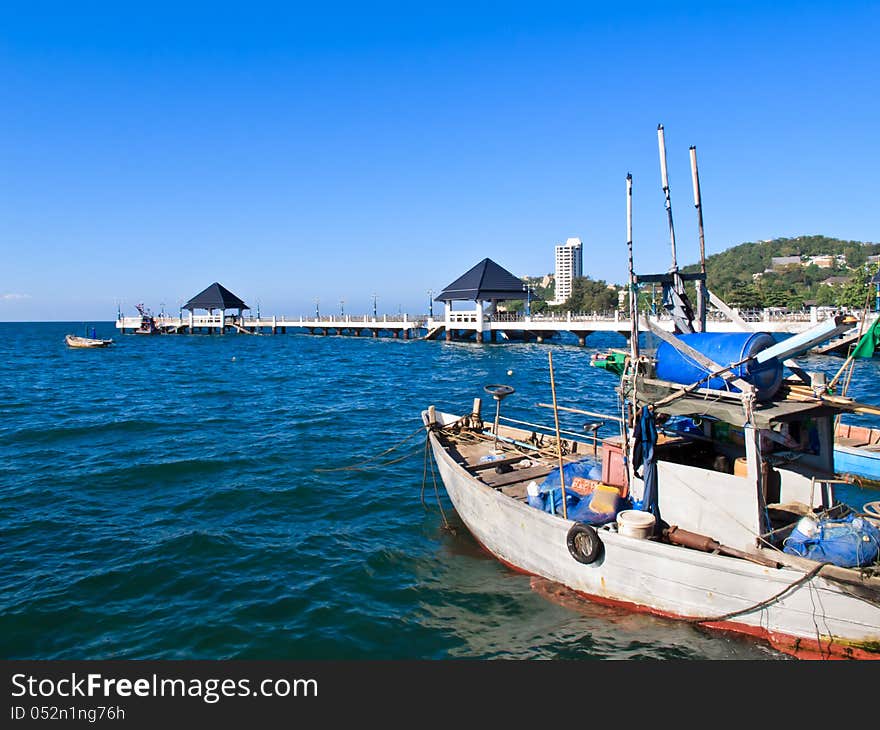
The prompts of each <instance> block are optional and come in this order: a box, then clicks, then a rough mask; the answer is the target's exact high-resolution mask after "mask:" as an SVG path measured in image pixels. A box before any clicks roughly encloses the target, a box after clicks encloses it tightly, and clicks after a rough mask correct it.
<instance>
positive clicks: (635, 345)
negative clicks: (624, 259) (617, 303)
mask: <svg viewBox="0 0 880 730" xmlns="http://www.w3.org/2000/svg"><path fill="white" fill-rule="evenodd" d="M626 246H627V248H628V249H629V316H630V319H631V321H632V327H631V330H630V352H631V353H632V360H633V362H635V360H636V359H638V357H639V301H638V296H639V293H638V289H637V287H636V274H635V270H634V268H633V176H632V174H630V173H626Z"/></svg>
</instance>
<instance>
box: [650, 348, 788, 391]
mask: <svg viewBox="0 0 880 730" xmlns="http://www.w3.org/2000/svg"><path fill="white" fill-rule="evenodd" d="M676 337H678V339H680V340H681V341H682V342H684V343H685V344H687V345H689V346H690V347H692V348H693V349H694V350H696V351H697V352H699V353H700V354H702V355H705V356H706V357H708V358H709V359H710V360H712V361H713V362H716V363H718V365H720V366H721V367H725V366H726V365H732V364H733V363H735V362H740V361H741V360H745V359H746V358H749V357H753V356H754V355H756V354H757V353H759V352H760V351H761V350H764V349H766V348H768V347H770V346H771V345H775V344H776V340H774V339H773V336H772V335H769V334H767V333H766V332H733V333H727V332H695V333H693V334H687V335H676ZM710 372H711V371H710V370H707V369H706V368H704V367H703V366H702V365H700V363H698V362H695V361H694V360H692V359H691V358H689V357H688V356H687V355H685V354H683V353H682V352H680V351H678V350H676V349H675V348H674V347H673V346H672V345H670V344H669V343H668V342H663V343H661V345H660V347H658V348H657V377H658V378H660V379H661V380H668V381H670V382H673V383H682V384H683V385H690V384H691V383H695V382H696V381H698V380H700V379H701V378H705V377H706V376H707V375H708V374H709V373H710ZM730 372H731V373H733V374H734V375H736V376H737V377H739V378H742V379H743V380H745V381H746V382H747V383H751V384H752V385H754V386H755V391H756V396H757V398H758V400H767V399H768V398H772V397H773V396H774V395H776V391H778V390H779V386H780V385H781V384H782V363H781V362H779V360H777V359H776V358H775V357H774V358H772V359H770V360H768V361H767V362H765V363H761V364H760V365H759V364H758V363H757V362H755V361H754V360H749V361H747V362H745V363H743V364H741V365H737V366H736V367H734V368H731V370H730ZM700 387H702V388H714V389H716V390H730V391H733V392H739V389H738V388H734V387H733V386H732V385H728V384H727V383H725V381H724V379H723V378H721V377H720V376H716V377H714V378H710V379H709V380H707V381H703V382H702V383H700Z"/></svg>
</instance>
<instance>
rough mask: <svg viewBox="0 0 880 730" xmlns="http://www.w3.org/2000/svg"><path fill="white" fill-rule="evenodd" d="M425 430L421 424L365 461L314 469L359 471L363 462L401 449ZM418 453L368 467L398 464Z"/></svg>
mask: <svg viewBox="0 0 880 730" xmlns="http://www.w3.org/2000/svg"><path fill="white" fill-rule="evenodd" d="M424 430H425V426H419V427H418V428H417V429H416V430H415V431H413V432H412V433H411V434H409V435H408V436H406V437H405V438H403V439H401V440H400V441H398V442H397V443H396V444H394V446H392V447H391V448H388V449H385V451H383V452H382V453H380V454H376V455H375V456H370V457H367V458H366V459H364V460H363V461H357V462H355V463H354V464H349V465H348V466H339V467H335V468H330V469H322V468H320V467H316V468H315V469H314V471H358V470H360V469H362V468H363V467H362V465H363V464H368V463H370V462H373V461H375V460H376V459H379V458H381V457H383V456H386V455H388V454H390V453H391V452H393V451H396V450H397V449H399V448H400V447H401V446H403V444H405V443H406V442H407V441H409V440H411V439H412V438H413V437H414V436H415V435H416V434H417V433H419V432H420V431H424ZM416 453H418V452H417V450H413V451H412V452H411V453H406V454H404V455H403V456H400V457H398V458H396V459H393V460H391V461H384V462H381V463H379V464H375V465H373V466H370V467H367V468H369V469H380V468H382V467H385V466H390V465H391V464H396V463H398V462H400V461H403V460H404V459H406V458H409V457H411V456H414V455H415V454H416Z"/></svg>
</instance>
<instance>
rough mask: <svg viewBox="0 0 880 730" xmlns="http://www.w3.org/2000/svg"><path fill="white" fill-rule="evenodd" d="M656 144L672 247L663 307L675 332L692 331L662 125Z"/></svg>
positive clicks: (691, 312) (658, 130)
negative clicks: (679, 259)
mask: <svg viewBox="0 0 880 730" xmlns="http://www.w3.org/2000/svg"><path fill="white" fill-rule="evenodd" d="M657 143H658V145H659V148H660V180H661V182H662V184H663V194H664V195H665V197H666V218H667V220H668V222H669V243H670V245H671V247H672V267H671V268H670V269H669V273H670V274H671V275H672V282H671V284H672V286H671V287H670V286H669V285H668V284H667V283H664V285H663V296H664V305H665V306H666V308H667V310H669V312H670V314H672V319H673V321H674V322H675V331H676V332H693V331H694V325H693V321H694V314H693V310H692V309H691V305H690V302H688V299H687V294H686V293H685V290H684V283H683V281H682V277H681V274H680V273H679V271H678V261H677V259H676V256H675V226H674V225H673V223H672V199H671V198H670V196H669V175H668V173H667V172H666V139H665V137H664V135H663V125H662V124H658V125H657Z"/></svg>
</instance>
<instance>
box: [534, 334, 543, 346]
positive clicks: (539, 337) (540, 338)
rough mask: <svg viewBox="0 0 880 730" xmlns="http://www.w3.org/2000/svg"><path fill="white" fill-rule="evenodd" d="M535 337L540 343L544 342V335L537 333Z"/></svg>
mask: <svg viewBox="0 0 880 730" xmlns="http://www.w3.org/2000/svg"><path fill="white" fill-rule="evenodd" d="M535 339H536V340H537V341H538V344H539V345H541V344H543V343H544V335H535Z"/></svg>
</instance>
